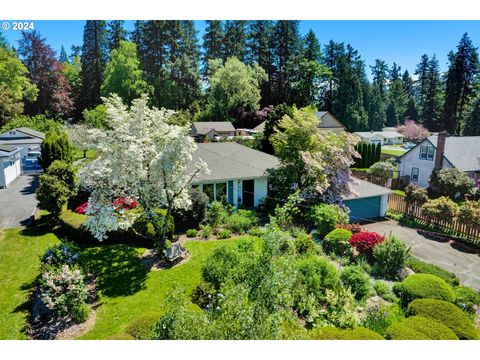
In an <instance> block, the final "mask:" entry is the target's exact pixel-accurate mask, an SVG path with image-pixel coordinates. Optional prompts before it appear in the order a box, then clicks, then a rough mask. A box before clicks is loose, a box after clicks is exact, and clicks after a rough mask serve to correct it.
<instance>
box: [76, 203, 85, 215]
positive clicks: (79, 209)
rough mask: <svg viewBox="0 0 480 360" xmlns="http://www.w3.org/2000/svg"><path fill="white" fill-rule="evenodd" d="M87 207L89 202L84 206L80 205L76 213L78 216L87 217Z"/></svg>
mask: <svg viewBox="0 0 480 360" xmlns="http://www.w3.org/2000/svg"><path fill="white" fill-rule="evenodd" d="M87 207H88V201H86V202H84V203H83V204H80V205H78V206H77V207H76V208H75V212H76V213H77V214H82V215H85V213H86V211H87Z"/></svg>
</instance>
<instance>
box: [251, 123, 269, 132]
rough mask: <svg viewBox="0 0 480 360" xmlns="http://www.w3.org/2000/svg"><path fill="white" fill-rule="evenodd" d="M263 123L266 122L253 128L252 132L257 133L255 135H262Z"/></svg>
mask: <svg viewBox="0 0 480 360" xmlns="http://www.w3.org/2000/svg"><path fill="white" fill-rule="evenodd" d="M265 123H266V121H264V122H261V123H260V124H258V125H257V126H255V127H254V128H253V129H252V130H253V131H255V132H257V133H263V132H264V131H265Z"/></svg>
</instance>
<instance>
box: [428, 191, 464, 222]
mask: <svg viewBox="0 0 480 360" xmlns="http://www.w3.org/2000/svg"><path fill="white" fill-rule="evenodd" d="M457 211H458V205H457V204H456V203H454V202H453V201H452V200H451V199H450V198H448V197H446V196H442V197H439V198H438V199H433V200H428V201H427V202H426V203H425V204H423V206H422V214H423V215H425V216H426V217H427V218H429V219H430V220H431V221H432V222H441V221H444V220H446V219H453V218H454V217H455V216H456V215H457Z"/></svg>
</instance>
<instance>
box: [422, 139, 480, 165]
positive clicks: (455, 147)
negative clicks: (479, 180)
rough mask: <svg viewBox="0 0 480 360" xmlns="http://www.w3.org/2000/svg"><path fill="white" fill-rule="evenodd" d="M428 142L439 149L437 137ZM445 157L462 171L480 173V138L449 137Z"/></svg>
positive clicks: (446, 140) (446, 141)
mask: <svg viewBox="0 0 480 360" xmlns="http://www.w3.org/2000/svg"><path fill="white" fill-rule="evenodd" d="M428 140H429V141H430V142H431V143H432V144H433V145H434V146H435V147H437V140H438V136H437V135H432V136H430V137H429V138H428ZM443 156H444V157H445V158H446V159H447V160H448V161H449V162H450V163H451V164H452V165H453V166H455V167H456V168H458V169H460V170H462V171H480V136H449V137H447V138H446V139H445V150H444V152H443Z"/></svg>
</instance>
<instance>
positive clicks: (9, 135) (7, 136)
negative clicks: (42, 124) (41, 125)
mask: <svg viewBox="0 0 480 360" xmlns="http://www.w3.org/2000/svg"><path fill="white" fill-rule="evenodd" d="M44 139H45V134H44V133H42V132H40V131H36V130H33V129H30V128H26V127H22V128H16V129H12V130H9V131H7V132H5V133H3V134H0V145H10V146H15V147H20V148H22V149H21V152H20V156H21V157H22V158H26V157H27V155H28V153H29V152H32V151H35V152H38V151H40V145H41V144H42V142H43V140H44Z"/></svg>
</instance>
